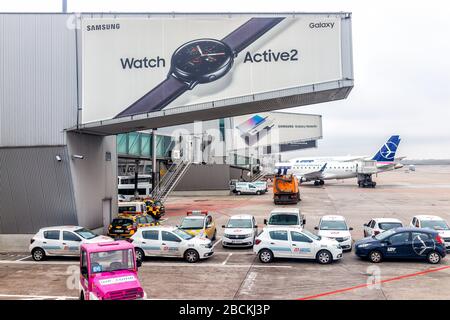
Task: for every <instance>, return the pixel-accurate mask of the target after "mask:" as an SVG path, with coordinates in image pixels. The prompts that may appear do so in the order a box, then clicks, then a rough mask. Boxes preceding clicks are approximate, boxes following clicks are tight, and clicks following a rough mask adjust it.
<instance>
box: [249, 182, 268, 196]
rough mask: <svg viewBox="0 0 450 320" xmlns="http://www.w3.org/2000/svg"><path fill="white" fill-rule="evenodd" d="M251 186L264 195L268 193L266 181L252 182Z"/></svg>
mask: <svg viewBox="0 0 450 320" xmlns="http://www.w3.org/2000/svg"><path fill="white" fill-rule="evenodd" d="M252 184H253V185H254V186H255V187H256V188H258V189H259V190H261V192H262V193H266V192H268V191H269V189H268V188H267V182H266V181H253V182H252Z"/></svg>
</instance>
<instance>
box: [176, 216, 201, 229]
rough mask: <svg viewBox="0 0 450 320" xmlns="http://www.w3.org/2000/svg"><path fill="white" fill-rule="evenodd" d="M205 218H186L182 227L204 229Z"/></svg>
mask: <svg viewBox="0 0 450 320" xmlns="http://www.w3.org/2000/svg"><path fill="white" fill-rule="evenodd" d="M204 221H205V220H204V219H192V218H184V219H183V221H182V222H181V225H180V229H203V223H204Z"/></svg>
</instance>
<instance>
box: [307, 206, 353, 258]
mask: <svg viewBox="0 0 450 320" xmlns="http://www.w3.org/2000/svg"><path fill="white" fill-rule="evenodd" d="M314 229H316V230H319V232H318V233H317V235H319V236H321V237H326V238H331V239H335V240H336V241H338V242H339V243H340V244H341V247H342V250H344V251H352V235H351V234H350V231H351V230H353V228H349V227H348V225H347V222H346V221H345V218H344V217H343V216H336V215H329V216H323V217H322V218H321V219H320V222H319V225H318V226H317V227H315V228H314Z"/></svg>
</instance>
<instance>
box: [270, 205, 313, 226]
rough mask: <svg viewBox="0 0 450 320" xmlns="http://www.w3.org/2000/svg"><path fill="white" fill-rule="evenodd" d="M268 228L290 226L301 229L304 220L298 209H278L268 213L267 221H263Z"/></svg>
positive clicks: (304, 222)
mask: <svg viewBox="0 0 450 320" xmlns="http://www.w3.org/2000/svg"><path fill="white" fill-rule="evenodd" d="M264 224H265V225H267V226H268V227H279V226H292V227H299V228H302V227H303V226H304V225H305V224H306V219H305V216H304V215H303V214H301V213H300V210H299V209H298V208H278V209H274V210H272V211H271V212H270V216H269V220H267V219H264Z"/></svg>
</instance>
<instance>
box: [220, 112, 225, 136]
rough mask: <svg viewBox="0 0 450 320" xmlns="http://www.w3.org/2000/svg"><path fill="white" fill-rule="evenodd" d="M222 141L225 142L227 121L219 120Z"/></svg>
mask: <svg viewBox="0 0 450 320" xmlns="http://www.w3.org/2000/svg"><path fill="white" fill-rule="evenodd" d="M219 131H220V141H225V119H223V118H222V119H219Z"/></svg>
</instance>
